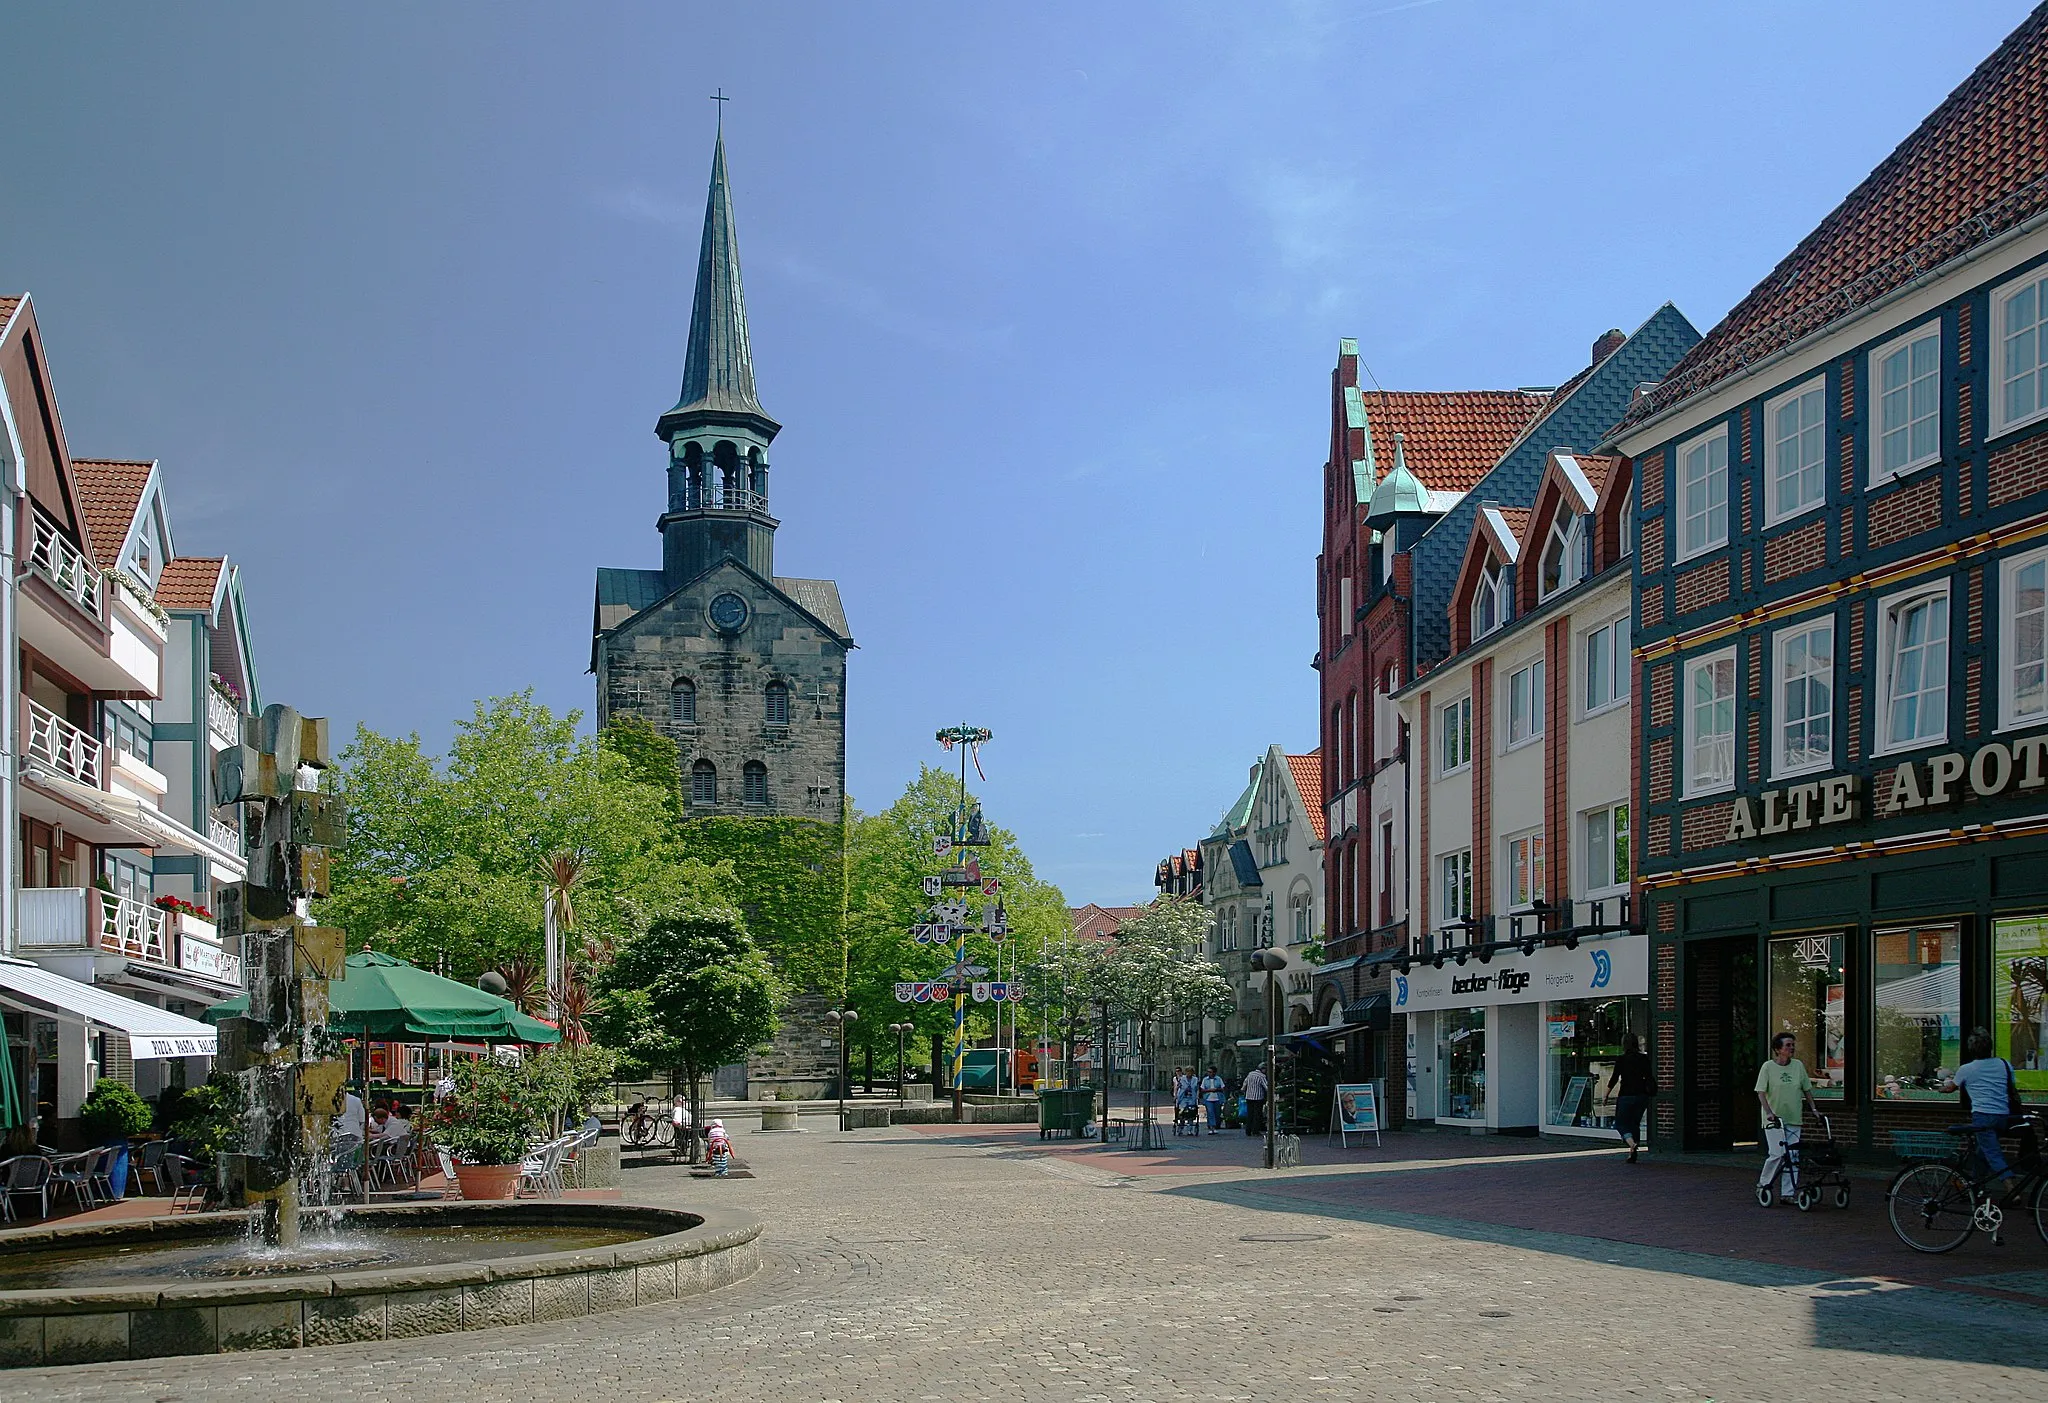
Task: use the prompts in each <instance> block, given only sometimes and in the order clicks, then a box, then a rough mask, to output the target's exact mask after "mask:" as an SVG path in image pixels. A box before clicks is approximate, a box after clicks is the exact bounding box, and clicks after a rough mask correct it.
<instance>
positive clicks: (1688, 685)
mask: <svg viewBox="0 0 2048 1403" xmlns="http://www.w3.org/2000/svg"><path fill="white" fill-rule="evenodd" d="M1685 721H1686V727H1685V792H1686V793H1687V794H1708V793H1712V792H1713V791H1715V790H1719V789H1727V788H1730V787H1731V786H1733V785H1734V783H1735V654H1734V652H1733V651H1732V650H1731V651H1729V652H1726V653H1720V654H1717V655H1715V656H1714V657H1711V658H1700V659H1698V660H1696V661H1694V662H1690V663H1687V664H1686V666H1685Z"/></svg>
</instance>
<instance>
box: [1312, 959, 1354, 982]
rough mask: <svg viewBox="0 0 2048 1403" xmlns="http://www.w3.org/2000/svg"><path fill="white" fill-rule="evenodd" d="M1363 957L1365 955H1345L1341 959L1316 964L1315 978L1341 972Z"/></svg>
mask: <svg viewBox="0 0 2048 1403" xmlns="http://www.w3.org/2000/svg"><path fill="white" fill-rule="evenodd" d="M1364 958H1365V956H1363V955H1347V956H1346V957H1345V958H1343V959H1341V960H1331V961H1329V962H1328V963H1326V964H1320V965H1317V966H1316V971H1315V974H1316V978H1318V979H1322V978H1324V977H1325V976H1327V975H1332V974H1342V973H1344V971H1346V970H1348V969H1350V968H1352V967H1353V966H1354V965H1356V964H1357V963H1358V962H1359V961H1360V960H1362V959H1364Z"/></svg>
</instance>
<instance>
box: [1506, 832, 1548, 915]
mask: <svg viewBox="0 0 2048 1403" xmlns="http://www.w3.org/2000/svg"><path fill="white" fill-rule="evenodd" d="M1505 847H1506V861H1505V862H1503V863H1502V866H1503V867H1504V868H1505V869H1506V870H1505V873H1504V875H1505V876H1506V877H1507V897H1508V905H1509V906H1527V905H1529V904H1530V903H1531V902H1533V901H1535V900H1536V898H1537V897H1539V896H1542V895H1543V830H1542V829H1540V828H1537V829H1532V830H1531V831H1529V832H1527V833H1517V834H1516V835H1515V836H1514V837H1512V838H1509V839H1508V840H1507V842H1506V844H1505Z"/></svg>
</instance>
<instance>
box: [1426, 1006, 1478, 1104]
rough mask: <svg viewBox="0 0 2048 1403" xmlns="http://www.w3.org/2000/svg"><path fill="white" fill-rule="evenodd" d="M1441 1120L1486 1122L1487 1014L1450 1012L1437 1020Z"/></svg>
mask: <svg viewBox="0 0 2048 1403" xmlns="http://www.w3.org/2000/svg"><path fill="white" fill-rule="evenodd" d="M1436 1038H1437V1049H1436V1066H1437V1081H1436V1084H1437V1107H1436V1113H1437V1118H1438V1119H1439V1120H1444V1119H1449V1120H1479V1121H1483V1120H1485V1119H1486V1010H1485V1009H1483V1008H1447V1009H1443V1010H1441V1011H1439V1012H1438V1014H1437V1016H1436Z"/></svg>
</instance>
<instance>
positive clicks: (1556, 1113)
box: [1543, 996, 1650, 1131]
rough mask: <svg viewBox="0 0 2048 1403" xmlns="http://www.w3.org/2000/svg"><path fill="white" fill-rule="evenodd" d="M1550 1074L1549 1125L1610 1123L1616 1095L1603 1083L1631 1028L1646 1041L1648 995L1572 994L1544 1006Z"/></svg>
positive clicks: (1547, 1085) (1594, 1126)
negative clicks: (1599, 996)
mask: <svg viewBox="0 0 2048 1403" xmlns="http://www.w3.org/2000/svg"><path fill="white" fill-rule="evenodd" d="M1543 1025H1544V1043H1545V1046H1546V1048H1547V1051H1548V1053H1549V1057H1548V1061H1549V1079H1548V1081H1547V1082H1546V1083H1545V1092H1544V1100H1545V1103H1546V1105H1547V1108H1548V1109H1547V1114H1546V1115H1545V1117H1544V1119H1545V1120H1546V1121H1547V1122H1548V1123H1549V1124H1551V1125H1553V1126H1557V1127H1560V1128H1569V1129H1575V1130H1607V1131H1612V1130H1613V1129H1614V1107H1615V1102H1616V1101H1617V1100H1618V1099H1619V1097H1618V1096H1617V1095H1616V1093H1615V1092H1613V1091H1609V1090H1608V1089H1607V1087H1608V1083H1609V1082H1610V1081H1612V1080H1613V1079H1614V1069H1615V1066H1616V1064H1617V1063H1619V1062H1620V1060H1621V1040H1622V1038H1623V1037H1625V1036H1626V1035H1628V1034H1629V1033H1634V1034H1635V1035H1636V1041H1637V1042H1638V1043H1639V1044H1640V1045H1641V1046H1643V1047H1646V1048H1647V1047H1648V1046H1649V1045H1650V1001H1649V1000H1648V999H1646V998H1642V997H1640V996H1625V997H1622V998H1614V999H1575V1000H1571V1001H1569V1002H1565V1003H1554V1004H1547V1005H1545V1007H1544V1019H1543Z"/></svg>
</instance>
